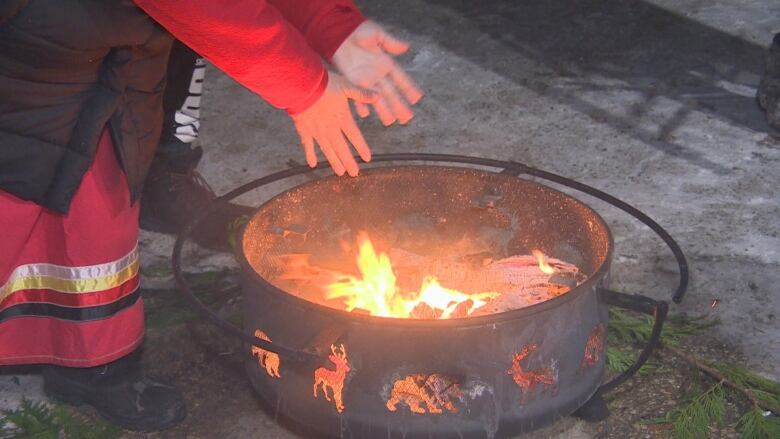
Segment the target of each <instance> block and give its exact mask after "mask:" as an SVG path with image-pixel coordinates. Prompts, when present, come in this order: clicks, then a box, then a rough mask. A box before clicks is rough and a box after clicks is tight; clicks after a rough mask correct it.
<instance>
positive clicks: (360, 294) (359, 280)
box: [280, 233, 585, 319]
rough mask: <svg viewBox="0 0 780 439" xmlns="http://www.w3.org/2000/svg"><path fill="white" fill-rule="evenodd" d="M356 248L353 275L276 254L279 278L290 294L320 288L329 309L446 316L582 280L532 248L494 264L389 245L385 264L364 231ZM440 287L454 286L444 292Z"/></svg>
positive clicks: (528, 298) (504, 305)
mask: <svg viewBox="0 0 780 439" xmlns="http://www.w3.org/2000/svg"><path fill="white" fill-rule="evenodd" d="M345 247H348V246H347V245H346V244H345ZM357 248H358V254H357V257H356V262H357V268H358V271H359V273H360V275H359V276H356V275H350V274H344V273H341V272H338V271H335V270H330V269H327V268H323V267H318V266H316V265H312V264H311V263H310V261H309V256H308V255H304V254H288V255H285V256H283V259H284V260H283V264H282V265H283V266H285V269H286V272H285V273H284V274H283V275H282V276H280V280H282V281H286V282H290V283H291V284H290V286H289V287H287V285H285V287H286V289H287V290H290V291H300V290H302V289H306V288H311V287H313V288H315V289H319V291H320V294H321V295H322V296H324V297H323V303H326V304H328V305H331V306H333V303H334V301H340V303H342V304H343V307H344V309H346V310H347V311H350V312H357V313H364V314H369V315H373V316H380V317H397V318H413V319H450V318H463V317H468V316H472V315H486V314H494V313H498V312H504V311H509V310H512V309H518V308H522V307H525V306H529V305H532V304H534V303H538V302H543V301H545V300H549V299H551V298H553V297H557V296H559V295H561V294H564V293H566V292H568V291H569V290H570V289H571V288H572V287H574V286H576V285H578V284H579V283H580V282H582V280H584V278H585V276H584V275H583V274H582V273H581V272H580V271H579V270H578V269H577V267H575V266H574V265H571V264H568V263H565V262H563V261H560V260H557V259H552V258H547V257H546V256H545V255H544V254H543V253H542V252H541V251H539V250H533V256H531V255H524V256H511V257H508V258H503V259H498V260H494V258H492V257H490V256H489V255H486V254H484V253H478V254H477V255H476V256H474V255H471V254H467V255H456V256H452V255H448V256H447V257H445V258H441V257H439V258H433V257H425V256H421V255H417V254H414V253H411V252H408V251H405V250H402V249H399V248H393V249H391V251H390V252H389V253H390V254H391V255H393V256H392V259H393V262H391V256H389V255H388V254H387V253H383V252H377V250H376V248H375V247H374V244H373V243H372V242H371V239H370V238H369V236H368V234H366V233H360V234H359V235H358V239H357ZM477 256H478V257H477ZM399 274H400V277H399ZM410 279H421V281H419V280H418V282H419V283H418V285H420V287H419V288H418V289H416V290H414V289H413V288H414V287H410V285H409V284H410V283H412V282H413V281H410ZM440 279H441V280H440ZM442 280H443V281H442ZM445 282H446V283H447V284H449V285H459V286H460V287H459V288H458V289H454V288H450V287H446V286H444V285H443V283H445ZM468 291H473V292H468Z"/></svg>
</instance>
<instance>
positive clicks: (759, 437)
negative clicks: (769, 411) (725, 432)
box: [737, 407, 780, 439]
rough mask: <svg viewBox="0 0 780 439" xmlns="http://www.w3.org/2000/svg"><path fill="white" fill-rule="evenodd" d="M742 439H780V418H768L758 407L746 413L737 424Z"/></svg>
mask: <svg viewBox="0 0 780 439" xmlns="http://www.w3.org/2000/svg"><path fill="white" fill-rule="evenodd" d="M737 428H738V429H739V433H740V434H741V435H742V439H776V438H779V437H780V418H778V417H777V416H771V415H770V416H766V414H765V412H764V411H763V410H761V409H760V408H758V407H754V408H753V409H752V410H750V411H748V412H747V413H745V414H744V415H743V416H742V417H741V418H740V419H739V422H738V423H737Z"/></svg>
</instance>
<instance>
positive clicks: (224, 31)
mask: <svg viewBox="0 0 780 439" xmlns="http://www.w3.org/2000/svg"><path fill="white" fill-rule="evenodd" d="M134 1H135V2H136V4H138V6H140V7H141V8H142V9H143V10H144V11H145V12H146V13H147V14H149V15H150V16H151V17H152V18H154V19H155V20H157V22H159V23H160V24H161V25H162V26H163V27H165V28H166V29H167V30H168V31H169V32H170V33H171V34H173V35H174V36H175V37H176V38H178V39H179V40H181V41H182V42H184V43H185V44H187V45H188V46H190V48H192V49H193V50H194V51H196V52H198V53H199V54H201V55H202V56H204V57H205V58H206V59H208V60H209V61H211V62H212V63H213V64H214V65H216V66H217V67H219V68H220V69H221V70H222V71H224V72H225V73H227V74H228V75H230V76H231V77H232V78H233V79H235V80H236V81H238V82H239V83H240V84H242V85H243V86H245V87H246V88H248V89H249V90H251V91H253V92H254V93H256V94H258V95H260V96H262V97H263V98H264V99H265V100H266V101H268V102H269V103H270V104H271V105H273V106H275V107H277V108H283V109H286V110H287V111H288V112H290V113H296V112H300V111H303V110H305V109H306V108H308V107H309V106H310V105H311V104H312V103H314V101H316V100H317V98H319V97H320V95H321V94H322V92H323V91H324V89H325V86H326V85H327V81H328V74H327V71H326V69H325V67H324V66H323V64H322V61H321V59H320V56H321V57H323V58H325V59H326V60H330V59H331V57H332V56H333V53H334V52H335V51H336V49H337V48H338V47H339V46H340V45H341V43H342V42H343V41H344V39H346V37H347V36H349V34H351V33H352V31H353V30H355V28H356V27H357V26H358V25H360V23H362V22H363V21H364V20H365V18H364V17H363V15H362V14H361V13H360V11H359V10H358V9H357V8H356V7H355V5H354V4H353V3H352V2H351V1H350V0H270V1H266V0H198V1H181V0H134Z"/></svg>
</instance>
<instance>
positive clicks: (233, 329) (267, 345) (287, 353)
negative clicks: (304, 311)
mask: <svg viewBox="0 0 780 439" xmlns="http://www.w3.org/2000/svg"><path fill="white" fill-rule="evenodd" d="M225 202H226V200H225V199H223V198H222V197H220V198H217V199H215V200H214V201H213V202H212V203H211V204H210V205H209V206H208V207H207V208H206V209H204V211H203V212H201V214H200V215H198V216H196V217H195V218H194V219H193V220H192V221H191V222H189V223H188V224H187V225H185V227H184V229H183V230H182V232H181V233H180V234H179V236H178V237H177V238H176V243H175V244H174V245H173V255H172V257H171V263H172V265H173V276H174V279H175V280H176V286H177V287H178V288H179V290H180V291H181V293H182V295H183V296H184V298H185V299H186V300H187V302H188V303H189V305H190V307H192V308H193V309H194V310H195V311H196V312H197V313H198V314H200V316H201V317H203V318H205V319H206V320H208V321H210V322H211V323H212V324H214V325H215V326H216V327H218V328H220V329H221V330H222V331H224V332H225V333H227V334H229V335H232V336H234V337H237V338H239V339H241V340H242V341H244V342H246V343H249V344H250V345H251V346H257V347H259V348H261V349H265V350H267V351H269V352H273V353H276V354H278V355H279V356H280V357H284V358H285V359H287V360H293V361H313V360H316V359H318V358H319V357H320V356H321V355H320V353H318V352H314V351H306V350H300V349H293V348H290V347H286V346H283V345H280V344H278V343H271V342H269V341H267V340H263V339H261V338H258V337H255V336H254V335H253V334H247V333H245V332H244V331H243V330H242V329H241V328H239V327H238V326H235V325H233V324H232V323H230V322H228V321H226V320H224V319H222V318H221V317H220V316H218V315H217V314H216V313H214V312H213V311H211V310H210V309H209V308H208V307H207V306H206V305H205V304H203V302H201V301H200V300H199V299H198V298H197V297H196V296H195V292H194V291H192V288H190V286H189V284H188V283H187V280H186V279H185V278H184V272H183V271H182V268H181V249H182V247H183V246H184V242H185V241H186V240H187V239H188V238H189V237H190V235H191V233H192V231H193V230H194V229H195V228H196V227H197V226H198V225H199V224H200V222H201V221H203V220H204V219H205V218H207V217H208V216H209V214H211V213H212V212H215V211H216V209H217V208H218V207H220V206H223V205H224V203H225Z"/></svg>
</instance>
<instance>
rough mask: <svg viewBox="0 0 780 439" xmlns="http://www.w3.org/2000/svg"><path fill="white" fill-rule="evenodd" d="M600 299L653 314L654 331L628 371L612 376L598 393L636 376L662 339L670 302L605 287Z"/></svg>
mask: <svg viewBox="0 0 780 439" xmlns="http://www.w3.org/2000/svg"><path fill="white" fill-rule="evenodd" d="M599 297H600V299H601V300H602V301H603V302H605V303H606V304H608V305H612V306H617V307H619V308H623V309H629V310H631V311H636V312H641V313H644V314H648V315H651V316H653V319H654V321H653V331H652V332H651V333H650V338H649V339H648V340H647V343H646V344H645V347H644V348H642V352H640V353H639V357H637V359H636V361H635V362H634V364H632V365H631V367H629V368H628V369H627V370H626V371H624V372H622V373H621V374H620V375H618V376H616V377H615V378H612V379H611V380H610V381H608V382H606V383H604V384H602V385H601V387H599V389H598V391H597V392H598V393H600V394H604V393H607V392H609V391H611V390H613V389H614V388H615V387H617V386H619V385H621V384H623V383H624V382H625V381H626V380H628V379H629V378H631V377H632V376H634V374H635V373H637V371H639V369H641V368H642V366H643V365H644V364H645V362H646V361H647V360H648V359H649V358H650V355H652V354H653V351H654V350H655V348H656V346H658V343H659V342H660V340H661V330H662V329H663V327H664V321H665V320H666V314H667V313H668V311H669V304H668V303H666V302H664V301H658V300H653V299H651V298H649V297H645V296H640V295H636V294H626V293H619V292H617V291H612V290H608V289H605V288H602V289H599Z"/></svg>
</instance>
